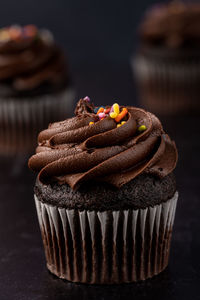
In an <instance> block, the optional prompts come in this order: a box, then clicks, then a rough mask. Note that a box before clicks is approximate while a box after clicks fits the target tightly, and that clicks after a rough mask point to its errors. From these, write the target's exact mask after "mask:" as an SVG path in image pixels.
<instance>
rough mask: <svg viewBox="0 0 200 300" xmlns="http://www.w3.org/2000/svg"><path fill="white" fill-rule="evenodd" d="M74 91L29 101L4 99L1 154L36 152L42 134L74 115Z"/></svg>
mask: <svg viewBox="0 0 200 300" xmlns="http://www.w3.org/2000/svg"><path fill="white" fill-rule="evenodd" d="M74 95H75V93H74V90H73V89H71V88H68V89H66V90H65V91H63V92H61V93H57V94H54V95H43V96H40V97H35V98H26V99H24V98H23V99H12V98H8V99H0V154H3V155H7V154H8V155H10V154H11V155H12V154H18V153H29V152H32V151H33V150H34V148H35V146H36V142H37V135H38V133H39V132H40V131H41V130H42V129H44V128H46V127H47V126H48V124H49V123H50V122H51V123H52V122H54V121H59V120H62V119H66V118H67V117H69V116H70V115H71V114H72V103H73V99H74Z"/></svg>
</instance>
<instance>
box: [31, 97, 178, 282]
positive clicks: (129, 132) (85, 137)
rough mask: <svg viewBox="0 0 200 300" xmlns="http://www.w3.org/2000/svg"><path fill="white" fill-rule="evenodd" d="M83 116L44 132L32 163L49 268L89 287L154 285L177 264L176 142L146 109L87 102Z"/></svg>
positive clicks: (81, 105)
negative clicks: (151, 281) (173, 258)
mask: <svg viewBox="0 0 200 300" xmlns="http://www.w3.org/2000/svg"><path fill="white" fill-rule="evenodd" d="M75 114H76V116H75V117H73V118H70V119H66V120H65V121H62V122H57V123H53V124H50V125H49V127H48V129H46V130H44V131H42V132H41V133H40V134H39V136H38V147H37V149H36V154H35V155H33V156H32V157H31V158H30V160H29V167H30V168H31V169H32V170H34V171H36V172H38V176H37V179H36V184H35V203H36V209H37V214H38V219H39V225H40V229H41V234H42V239H43V244H44V250H45V255H46V262H47V268H48V269H49V271H50V272H52V273H53V274H55V275H57V276H58V277H60V278H63V279H67V280H69V281H73V282H82V283H89V284H114V283H125V282H134V281H139V280H145V279H147V278H150V277H152V276H154V275H156V274H158V273H160V272H161V271H163V270H164V269H165V268H166V266H167V264H168V259H169V251H170V241H171V235H172V227H173V222H174V216H175V210H176V203H177V198H178V192H177V191H176V182H175V177H174V175H173V170H174V168H175V166H176V162H177V150H176V146H175V143H174V142H173V141H172V140H171V139H170V137H169V136H168V135H167V134H166V133H165V132H164V131H163V128H162V125H161V123H160V121H159V120H158V119H157V118H156V117H155V116H154V115H153V114H151V113H149V112H147V111H145V110H143V109H139V108H136V107H125V106H119V105H118V104H117V103H115V104H114V105H113V106H112V107H109V106H106V107H99V108H97V107H94V105H93V104H91V103H90V102H89V98H88V97H86V98H84V99H81V100H80V101H79V102H78V104H77V107H76V110H75Z"/></svg>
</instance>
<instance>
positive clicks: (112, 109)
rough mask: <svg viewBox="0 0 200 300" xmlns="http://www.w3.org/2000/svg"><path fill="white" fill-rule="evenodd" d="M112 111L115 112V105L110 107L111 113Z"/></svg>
mask: <svg viewBox="0 0 200 300" xmlns="http://www.w3.org/2000/svg"><path fill="white" fill-rule="evenodd" d="M111 112H114V108H113V105H112V106H111V109H110V113H111Z"/></svg>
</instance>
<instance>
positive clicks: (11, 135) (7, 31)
mask: <svg viewBox="0 0 200 300" xmlns="http://www.w3.org/2000/svg"><path fill="white" fill-rule="evenodd" d="M72 97H73V91H72V88H71V87H70V79H69V72H68V67H67V64H66V61H65V57H64V54H63V52H62V51H61V49H60V48H59V47H58V46H57V45H56V44H55V42H54V40H53V36H52V34H51V33H50V32H49V31H48V30H39V29H38V28H37V27H35V26H34V25H27V26H24V27H20V26H16V25H15V26H11V27H7V28H3V29H1V30H0V111H1V114H0V125H1V126H0V153H17V152H20V153H21V152H26V151H30V150H33V149H34V146H35V144H33V141H34V140H36V137H37V134H38V132H40V131H41V130H42V129H43V128H45V127H46V126H48V124H49V122H50V121H57V120H60V119H61V118H66V116H69V115H70V113H71V110H70V109H71V104H72Z"/></svg>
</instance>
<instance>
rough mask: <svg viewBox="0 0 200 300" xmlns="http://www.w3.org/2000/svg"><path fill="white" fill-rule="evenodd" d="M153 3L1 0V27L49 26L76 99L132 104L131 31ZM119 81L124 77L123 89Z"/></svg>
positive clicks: (133, 0) (142, 0)
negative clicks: (65, 60) (63, 56)
mask: <svg viewBox="0 0 200 300" xmlns="http://www.w3.org/2000/svg"><path fill="white" fill-rule="evenodd" d="M155 2H156V1H152V0H137V1H136V0H125V1H120V0H116V1H115V0H100V1H98V0H41V1H39V0H20V1H14V0H7V1H6V0H4V1H2V0H1V1H0V4H1V7H0V26H1V27H2V26H5V25H9V24H22V25H24V24H30V23H33V24H36V25H38V26H39V27H41V28H49V29H50V30H51V31H52V32H53V34H54V36H55V38H56V41H57V42H58V43H59V44H60V45H61V46H63V47H64V49H65V51H66V54H67V57H68V61H69V65H70V70H71V73H72V76H73V81H74V84H75V85H76V88H77V97H78V98H79V97H81V96H84V95H88V94H89V96H91V97H92V99H94V101H95V103H96V104H103V103H107V104H108V103H112V102H113V100H114V99H117V100H118V102H119V103H127V102H128V101H130V102H132V103H134V102H136V99H135V94H134V91H133V89H132V85H130V77H131V76H132V75H131V72H130V66H129V63H130V57H131V54H132V53H133V50H134V49H135V44H136V28H137V26H138V23H139V21H140V19H141V17H142V14H143V13H144V11H145V10H146V9H147V7H148V6H150V5H151V4H152V3H155ZM162 2H165V1H162ZM122 77H125V78H124V79H126V80H124V82H125V86H124V87H123V89H121V84H120V83H121V79H122ZM136 103H137V102H136Z"/></svg>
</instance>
